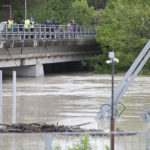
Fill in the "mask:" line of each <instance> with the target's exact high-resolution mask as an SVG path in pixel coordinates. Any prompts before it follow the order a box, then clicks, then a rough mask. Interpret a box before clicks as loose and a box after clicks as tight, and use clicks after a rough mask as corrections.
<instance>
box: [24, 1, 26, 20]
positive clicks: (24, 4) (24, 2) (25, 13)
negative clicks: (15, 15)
mask: <svg viewBox="0 0 150 150" xmlns="http://www.w3.org/2000/svg"><path fill="white" fill-rule="evenodd" d="M24 3H25V4H24V8H25V20H26V19H27V1H26V0H25V1H24Z"/></svg>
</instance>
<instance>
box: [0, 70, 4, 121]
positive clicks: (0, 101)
mask: <svg viewBox="0 0 150 150" xmlns="http://www.w3.org/2000/svg"><path fill="white" fill-rule="evenodd" d="M2 78H3V77H2V70H0V123H2V121H3V107H2V106H3V97H2V84H3V79H2Z"/></svg>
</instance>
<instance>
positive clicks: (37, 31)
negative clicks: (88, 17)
mask: <svg viewBox="0 0 150 150" xmlns="http://www.w3.org/2000/svg"><path fill="white" fill-rule="evenodd" d="M94 36H95V30H94V26H76V27H73V26H72V27H68V26H67V25H42V24H35V26H34V28H31V27H29V29H25V27H24V25H23V24H14V25H12V26H11V29H8V25H7V24H6V25H5V26H4V28H3V29H1V30H0V40H22V39H93V38H94Z"/></svg>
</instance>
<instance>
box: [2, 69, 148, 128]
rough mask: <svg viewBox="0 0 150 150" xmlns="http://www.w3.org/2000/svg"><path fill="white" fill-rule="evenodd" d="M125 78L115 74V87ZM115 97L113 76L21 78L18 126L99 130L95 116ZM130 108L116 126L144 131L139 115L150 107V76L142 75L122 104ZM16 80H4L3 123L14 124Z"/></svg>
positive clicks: (87, 74) (69, 74) (52, 75)
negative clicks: (75, 126) (78, 126)
mask: <svg viewBox="0 0 150 150" xmlns="http://www.w3.org/2000/svg"><path fill="white" fill-rule="evenodd" d="M122 77H123V75H115V86H117V84H118V83H119V81H120V80H121V79H122ZM110 96H111V75H95V74H93V73H91V72H83V73H81V72H80V73H66V74H51V75H46V76H45V77H40V78H17V118H16V120H17V123H20V122H21V123H33V122H38V123H39V122H40V123H57V122H58V124H60V125H62V124H63V125H78V124H82V123H87V122H91V123H90V124H88V125H85V126H83V128H93V129H97V122H96V121H95V117H96V115H97V113H98V111H99V108H100V106H101V105H102V104H105V102H106V101H107V100H108V99H109V97H110ZM120 102H121V103H123V104H124V105H125V106H126V110H125V112H124V113H123V114H122V116H121V118H120V119H119V120H117V121H116V127H117V128H119V129H122V130H125V131H139V130H140V131H141V130H144V123H143V120H142V119H141V118H140V116H139V115H138V114H137V113H136V112H137V111H141V110H143V109H145V108H150V77H149V76H138V77H136V79H135V80H134V82H133V83H132V85H131V86H130V87H129V89H128V90H127V91H126V93H125V95H124V96H123V98H122V99H121V101H120ZM11 107H12V79H11V78H9V79H4V81H3V123H7V124H11V123H12V108H11Z"/></svg>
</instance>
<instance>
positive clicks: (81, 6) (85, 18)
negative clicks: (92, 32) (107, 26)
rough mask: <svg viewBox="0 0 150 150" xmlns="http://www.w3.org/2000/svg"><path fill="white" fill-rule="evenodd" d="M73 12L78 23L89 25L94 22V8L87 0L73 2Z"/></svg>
mask: <svg viewBox="0 0 150 150" xmlns="http://www.w3.org/2000/svg"><path fill="white" fill-rule="evenodd" d="M72 14H73V18H74V19H75V21H76V22H77V23H78V24H80V25H89V24H91V23H92V18H93V16H94V8H93V7H88V4H87V0H81V1H80V0H75V1H74V3H73V4H72Z"/></svg>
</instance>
